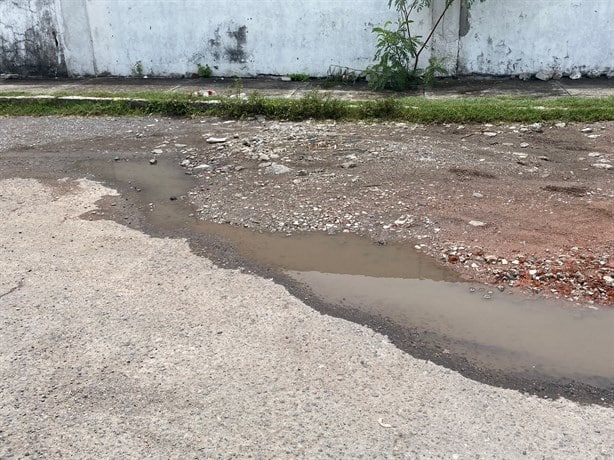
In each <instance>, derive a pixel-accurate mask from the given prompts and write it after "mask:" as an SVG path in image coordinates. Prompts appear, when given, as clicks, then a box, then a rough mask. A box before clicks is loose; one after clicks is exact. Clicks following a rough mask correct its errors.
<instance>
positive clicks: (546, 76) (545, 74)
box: [535, 70, 554, 81]
mask: <svg viewBox="0 0 614 460" xmlns="http://www.w3.org/2000/svg"><path fill="white" fill-rule="evenodd" d="M553 76H554V71H552V70H540V71H539V72H537V73H536V74H535V78H537V79H538V80H542V81H548V80H551V79H552V77H553Z"/></svg>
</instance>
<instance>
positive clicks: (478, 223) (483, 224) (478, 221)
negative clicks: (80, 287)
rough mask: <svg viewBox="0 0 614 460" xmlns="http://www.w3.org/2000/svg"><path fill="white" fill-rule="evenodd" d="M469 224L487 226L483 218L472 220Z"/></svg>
mask: <svg viewBox="0 0 614 460" xmlns="http://www.w3.org/2000/svg"><path fill="white" fill-rule="evenodd" d="M469 225H471V226H472V227H485V226H486V223H485V222H482V221H481V220H471V221H469Z"/></svg>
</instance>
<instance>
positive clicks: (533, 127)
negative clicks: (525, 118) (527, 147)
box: [529, 123, 544, 133]
mask: <svg viewBox="0 0 614 460" xmlns="http://www.w3.org/2000/svg"><path fill="white" fill-rule="evenodd" d="M529 129H530V130H531V131H533V132H536V133H541V132H542V131H543V130H544V127H543V126H542V124H541V123H533V124H532V125H529Z"/></svg>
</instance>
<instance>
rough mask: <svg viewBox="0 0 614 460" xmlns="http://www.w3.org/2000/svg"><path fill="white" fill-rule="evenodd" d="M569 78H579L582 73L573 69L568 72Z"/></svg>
mask: <svg viewBox="0 0 614 460" xmlns="http://www.w3.org/2000/svg"><path fill="white" fill-rule="evenodd" d="M569 78H570V79H571V80H579V79H580V78H582V73H581V72H580V71H579V70H574V71H573V72H571V73H570V74H569Z"/></svg>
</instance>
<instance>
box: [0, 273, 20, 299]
mask: <svg viewBox="0 0 614 460" xmlns="http://www.w3.org/2000/svg"><path fill="white" fill-rule="evenodd" d="M24 281H25V278H21V279H20V280H19V283H17V286H13V287H12V288H11V289H9V290H8V291H6V292H4V293H3V294H0V299H1V298H3V297H6V296H7V295H10V294H12V293H13V292H15V291H18V290H19V289H21V288H22V287H23V285H24Z"/></svg>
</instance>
